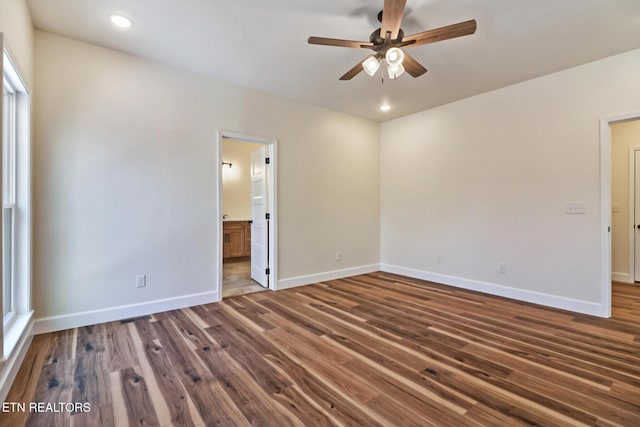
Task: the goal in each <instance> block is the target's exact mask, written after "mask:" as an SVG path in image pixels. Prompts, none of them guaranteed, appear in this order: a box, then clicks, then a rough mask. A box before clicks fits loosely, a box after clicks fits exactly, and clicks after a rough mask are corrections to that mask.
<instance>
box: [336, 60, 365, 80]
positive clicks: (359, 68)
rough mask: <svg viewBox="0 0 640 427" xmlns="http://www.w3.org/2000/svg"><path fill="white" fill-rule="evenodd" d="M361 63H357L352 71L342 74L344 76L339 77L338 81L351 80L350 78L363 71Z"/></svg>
mask: <svg viewBox="0 0 640 427" xmlns="http://www.w3.org/2000/svg"><path fill="white" fill-rule="evenodd" d="M365 59H366V58H365ZM363 62H364V60H362V61H360V62H358V65H356V66H355V67H353V68H352V69H350V70H349V71H347V72H346V73H344V75H343V76H342V77H340V80H351V79H352V78H354V77H355V76H357V75H358V73H359V72H360V71H362V70H364V68H363V67H362V63H363Z"/></svg>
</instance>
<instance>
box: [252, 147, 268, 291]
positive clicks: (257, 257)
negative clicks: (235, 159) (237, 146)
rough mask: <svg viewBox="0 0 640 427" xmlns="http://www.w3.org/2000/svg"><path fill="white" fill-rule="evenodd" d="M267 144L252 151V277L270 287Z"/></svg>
mask: <svg viewBox="0 0 640 427" xmlns="http://www.w3.org/2000/svg"><path fill="white" fill-rule="evenodd" d="M266 158H267V146H266V145H264V146H262V147H261V148H259V149H258V150H256V151H254V152H253V153H251V278H252V279H253V280H255V281H256V282H258V283H259V284H261V285H262V286H264V287H265V288H268V287H269V276H268V274H267V268H268V267H269V252H268V251H269V228H268V226H269V221H268V220H267V219H266V214H267V212H269V210H268V208H269V206H268V197H267V173H266V166H267V165H266V164H265V163H266V162H265V159H266Z"/></svg>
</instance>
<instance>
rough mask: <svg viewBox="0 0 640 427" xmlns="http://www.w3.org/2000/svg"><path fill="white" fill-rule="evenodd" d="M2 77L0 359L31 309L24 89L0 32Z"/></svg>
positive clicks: (20, 334)
mask: <svg viewBox="0 0 640 427" xmlns="http://www.w3.org/2000/svg"><path fill="white" fill-rule="evenodd" d="M0 50H1V51H2V61H1V62H0V74H2V111H1V112H2V114H1V117H2V122H1V127H2V132H1V133H2V151H1V154H2V161H1V162H0V167H1V168H2V170H1V171H0V172H1V173H0V176H1V177H2V225H1V226H0V255H1V256H0V258H2V260H1V262H2V263H1V264H0V266H1V268H2V271H1V273H0V278H1V280H2V293H0V300H1V303H2V304H0V305H2V323H1V325H2V328H0V361H1V360H3V359H5V360H6V359H7V358H8V357H10V356H11V355H12V354H13V350H14V349H16V348H17V346H18V344H19V342H22V343H24V342H25V336H26V335H25V331H26V330H28V326H29V322H30V321H31V317H32V315H33V311H32V310H31V273H30V272H31V247H30V242H31V202H30V199H31V194H30V191H31V190H30V188H31V184H30V182H31V181H30V179H31V178H30V176H31V172H30V171H31V169H30V167H31V162H30V156H31V143H30V117H31V112H30V108H31V107H30V99H29V91H28V90H27V86H26V84H25V83H24V80H23V79H22V77H21V76H20V72H19V69H18V67H16V66H15V63H14V62H13V61H12V59H11V56H10V54H9V52H8V50H7V49H6V44H5V39H4V37H3V36H2V34H1V33H0Z"/></svg>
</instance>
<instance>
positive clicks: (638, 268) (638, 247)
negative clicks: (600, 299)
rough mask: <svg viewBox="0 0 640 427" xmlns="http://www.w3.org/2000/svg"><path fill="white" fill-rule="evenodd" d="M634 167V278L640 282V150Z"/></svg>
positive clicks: (636, 154) (637, 152) (637, 151)
mask: <svg viewBox="0 0 640 427" xmlns="http://www.w3.org/2000/svg"><path fill="white" fill-rule="evenodd" d="M634 153H635V162H634V164H635V167H634V190H633V191H634V221H633V223H634V226H633V227H634V233H633V236H634V248H635V251H634V252H635V255H634V266H635V268H634V271H635V272H634V276H635V277H634V278H633V280H634V281H635V282H640V150H635V151H634Z"/></svg>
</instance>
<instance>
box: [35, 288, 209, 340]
mask: <svg viewBox="0 0 640 427" xmlns="http://www.w3.org/2000/svg"><path fill="white" fill-rule="evenodd" d="M216 301H218V293H217V292H215V291H214V292H203V293H200V294H191V295H184V296H180V297H175V298H167V299H162V300H155V301H149V302H144V303H140V304H129V305H121V306H117V307H110V308H104V309H100V310H92V311H83V312H79V313H71V314H64V315H61V316H51V317H44V318H40V319H36V320H35V325H34V334H35V335H38V334H44V333H47V332H53V331H62V330H64V329H70V328H78V327H81V326H87V325H95V324H97V323H104V322H113V321H115V320H122V319H128V318H131V317H139V316H146V315H149V314H153V313H159V312H162V311H169V310H177V309H179V308H185V307H192V306H194V305H200V304H208V303H211V302H216Z"/></svg>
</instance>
